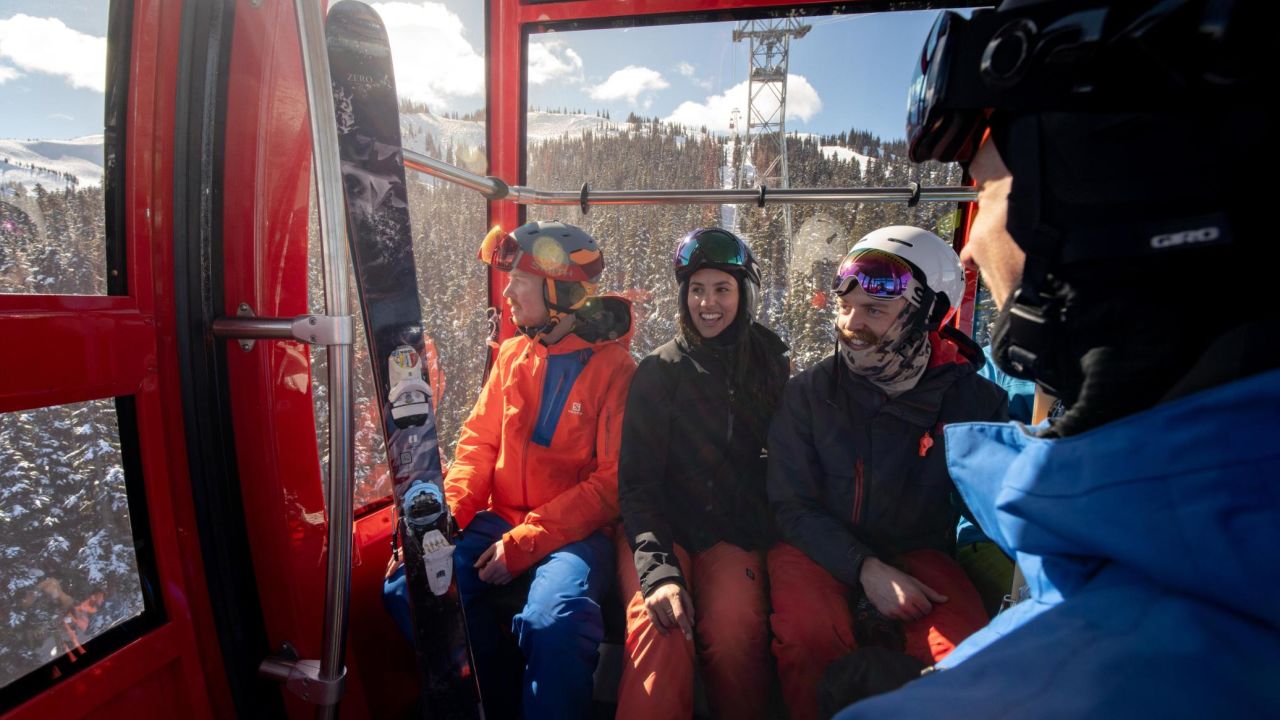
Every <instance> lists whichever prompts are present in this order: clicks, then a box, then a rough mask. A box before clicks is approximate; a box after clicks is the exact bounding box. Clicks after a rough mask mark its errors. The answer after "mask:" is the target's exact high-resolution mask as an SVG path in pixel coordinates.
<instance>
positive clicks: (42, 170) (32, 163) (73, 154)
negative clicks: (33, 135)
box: [0, 135, 102, 190]
mask: <svg viewBox="0 0 1280 720" xmlns="http://www.w3.org/2000/svg"><path fill="white" fill-rule="evenodd" d="M101 182H102V136H101V135H86V136H85V137H80V138H74V139H72V140H2V139H0V185H6V184H9V183H18V184H21V185H25V186H27V187H29V188H30V187H35V186H36V185H37V184H39V185H42V186H43V187H45V188H46V189H50V190H52V189H55V188H56V189H61V188H66V187H77V186H78V187H87V186H89V185H98V184H100V183H101Z"/></svg>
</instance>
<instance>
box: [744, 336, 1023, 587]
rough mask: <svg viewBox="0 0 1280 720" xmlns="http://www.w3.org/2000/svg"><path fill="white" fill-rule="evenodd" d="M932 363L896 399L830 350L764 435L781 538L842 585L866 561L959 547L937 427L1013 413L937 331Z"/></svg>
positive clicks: (793, 386)
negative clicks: (916, 380) (912, 386)
mask: <svg viewBox="0 0 1280 720" xmlns="http://www.w3.org/2000/svg"><path fill="white" fill-rule="evenodd" d="M929 340H930V343H931V345H932V355H931V356H930V360H929V365H930V366H929V368H928V369H927V370H925V373H924V375H923V376H922V377H921V378H920V382H919V383H918V384H917V385H916V386H915V387H914V388H912V389H911V390H909V391H907V392H905V393H903V394H902V395H899V396H898V397H896V398H892V399H890V398H889V397H888V396H887V395H886V394H885V393H884V392H883V391H882V390H880V388H878V387H876V386H875V385H874V384H872V383H871V382H869V381H867V380H866V379H864V378H862V377H859V376H857V375H855V374H853V372H851V371H850V370H849V369H848V367H846V366H845V364H844V362H842V361H841V360H840V359H839V358H838V356H836V355H832V356H831V357H828V358H827V359H825V360H823V361H822V362H821V363H819V364H818V365H816V366H815V367H812V368H809V369H808V370H806V371H804V372H802V373H800V374H798V375H796V376H795V377H794V378H792V379H791V381H790V382H789V383H787V387H786V389H785V390H784V391H783V394H782V401H781V402H780V403H779V404H778V410H777V412H776V413H774V417H773V425H772V427H771V429H770V432H769V482H768V488H769V501H770V504H771V506H772V508H773V511H774V519H775V521H776V523H777V527H778V532H779V533H780V534H781V535H782V539H783V540H784V541H786V542H788V543H791V544H792V545H794V546H796V547H798V548H799V549H800V550H802V551H803V552H804V553H805V554H806V555H808V556H809V557H810V558H812V559H813V560H814V561H815V562H817V563H818V564H819V565H821V566H822V567H823V568H825V569H826V570H827V572H829V573H831V575H832V576H833V577H835V578H836V579H837V580H839V581H840V582H842V583H844V584H846V585H849V586H852V587H860V585H859V579H858V578H859V573H860V572H861V570H862V561H863V560H865V559H866V558H867V557H877V558H879V559H880V560H882V561H884V562H887V563H890V564H892V563H893V561H894V559H895V556H896V555H897V554H899V553H903V552H907V551H910V550H919V549H923V548H933V549H936V550H941V551H943V552H947V553H951V552H952V551H953V550H954V547H955V535H956V521H957V520H958V510H957V506H956V503H955V502H953V499H952V495H953V490H954V485H953V484H952V482H951V476H950V475H949V474H948V473H947V465H946V456H945V448H944V447H943V434H942V427H943V426H944V425H948V424H950V423H955V422H969V421H992V422H1003V421H1005V420H1007V419H1008V401H1007V400H1006V396H1005V393H1004V390H1002V389H1001V388H1000V387H999V386H998V385H996V384H994V383H992V382H990V381H988V380H986V379H985V378H982V377H979V376H978V375H977V373H976V369H975V366H974V365H973V364H971V362H969V361H968V360H966V359H965V358H964V357H963V356H962V355H960V354H959V349H958V348H957V347H956V346H955V345H954V344H952V343H951V342H949V341H946V340H943V339H941V338H939V337H938V336H937V334H932V335H930V337H929Z"/></svg>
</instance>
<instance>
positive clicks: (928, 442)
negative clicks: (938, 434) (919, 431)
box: [920, 430, 933, 457]
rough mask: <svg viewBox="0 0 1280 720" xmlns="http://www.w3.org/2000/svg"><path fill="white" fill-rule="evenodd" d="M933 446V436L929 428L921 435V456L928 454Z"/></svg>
mask: <svg viewBox="0 0 1280 720" xmlns="http://www.w3.org/2000/svg"><path fill="white" fill-rule="evenodd" d="M931 447H933V436H932V435H930V434H929V431H928V430H925V431H924V434H923V435H921V436H920V457H924V456H925V455H928V454H929V448H931Z"/></svg>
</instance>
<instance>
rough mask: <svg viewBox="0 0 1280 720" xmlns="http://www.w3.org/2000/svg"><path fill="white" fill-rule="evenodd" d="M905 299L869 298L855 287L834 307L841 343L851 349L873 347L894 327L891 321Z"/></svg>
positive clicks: (859, 287)
mask: <svg viewBox="0 0 1280 720" xmlns="http://www.w3.org/2000/svg"><path fill="white" fill-rule="evenodd" d="M906 304H907V299H906V298H905V297H900V298H894V299H892V300H881V299H879V298H874V297H871V296H870V295H868V294H867V293H866V292H864V291H863V290H862V286H860V285H857V284H855V285H854V286H853V287H852V288H851V289H850V290H849V292H847V293H845V294H843V295H841V296H840V299H839V301H838V303H837V305H836V331H837V332H838V333H839V335H840V342H842V343H844V344H845V345H847V346H848V347H849V348H850V349H852V350H867V349H869V348H872V347H875V346H876V345H877V344H878V343H879V342H880V341H881V340H884V338H885V335H886V334H888V332H889V331H890V330H891V329H892V328H893V324H894V321H895V320H897V319H898V316H899V315H901V314H902V310H903V308H904V307H906Z"/></svg>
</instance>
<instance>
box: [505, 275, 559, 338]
mask: <svg viewBox="0 0 1280 720" xmlns="http://www.w3.org/2000/svg"><path fill="white" fill-rule="evenodd" d="M545 282H546V280H545V279H544V278H542V277H541V276H539V275H534V274H533V273H528V272H525V271H523V270H512V271H511V273H510V274H509V276H508V280H507V287H506V289H504V290H503V291H502V297H504V298H506V299H507V302H509V303H511V318H512V320H514V321H515V324H516V325H519V326H521V327H538V326H539V325H542V324H543V323H545V322H546V321H547V320H548V319H549V318H550V313H549V312H548V311H547V304H546V302H545V301H543V299H542V287H543V284H544V283H545Z"/></svg>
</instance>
